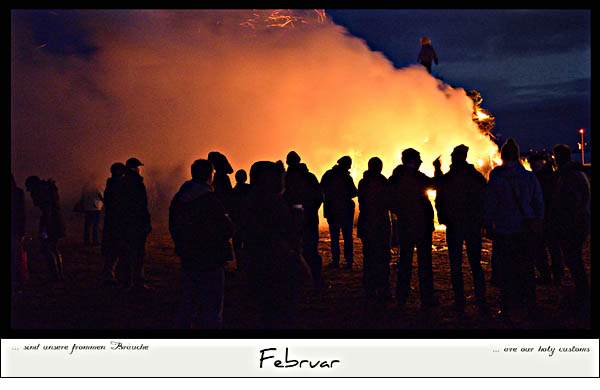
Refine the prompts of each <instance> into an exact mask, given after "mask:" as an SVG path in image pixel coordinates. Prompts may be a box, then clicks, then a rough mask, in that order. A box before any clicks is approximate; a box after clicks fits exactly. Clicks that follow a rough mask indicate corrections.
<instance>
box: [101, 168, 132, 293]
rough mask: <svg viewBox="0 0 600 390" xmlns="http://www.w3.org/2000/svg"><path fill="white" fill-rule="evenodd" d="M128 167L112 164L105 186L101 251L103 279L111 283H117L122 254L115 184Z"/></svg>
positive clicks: (116, 184)
mask: <svg viewBox="0 0 600 390" xmlns="http://www.w3.org/2000/svg"><path fill="white" fill-rule="evenodd" d="M126 171H127V167H126V166H125V164H123V163H121V162H116V163H114V164H112V165H111V166H110V173H111V177H109V178H108V179H106V186H105V188H104V195H103V197H102V198H103V200H104V225H103V227H102V244H101V246H100V252H101V253H102V256H104V267H103V269H102V279H104V281H106V282H107V283H109V284H117V279H116V278H115V269H116V266H117V264H119V256H120V253H119V251H120V248H119V243H120V237H119V236H118V229H119V222H118V219H117V215H116V212H117V209H118V204H117V199H116V197H115V186H118V185H119V184H118V182H119V181H121V180H123V178H124V177H125V172H126Z"/></svg>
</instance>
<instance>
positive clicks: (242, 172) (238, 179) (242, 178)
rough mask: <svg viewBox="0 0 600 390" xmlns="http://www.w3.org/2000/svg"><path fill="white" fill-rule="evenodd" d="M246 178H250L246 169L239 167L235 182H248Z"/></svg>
mask: <svg viewBox="0 0 600 390" xmlns="http://www.w3.org/2000/svg"><path fill="white" fill-rule="evenodd" d="M246 180H248V175H247V174H246V171H245V170H243V169H239V170H238V171H237V172H236V173H235V182H236V183H240V184H243V183H245V182H246Z"/></svg>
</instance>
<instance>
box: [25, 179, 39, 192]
mask: <svg viewBox="0 0 600 390" xmlns="http://www.w3.org/2000/svg"><path fill="white" fill-rule="evenodd" d="M40 182H41V180H40V178H39V177H37V176H29V177H28V178H27V179H26V180H25V189H26V190H27V191H28V192H32V191H35V189H36V188H37V187H38V186H39V185H40Z"/></svg>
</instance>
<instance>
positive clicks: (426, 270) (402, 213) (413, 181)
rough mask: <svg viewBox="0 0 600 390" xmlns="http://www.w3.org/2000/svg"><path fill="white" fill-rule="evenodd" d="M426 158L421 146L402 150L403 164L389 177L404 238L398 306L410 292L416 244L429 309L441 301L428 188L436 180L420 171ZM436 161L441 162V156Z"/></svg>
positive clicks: (424, 300) (393, 205) (424, 301)
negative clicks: (437, 294)
mask: <svg viewBox="0 0 600 390" xmlns="http://www.w3.org/2000/svg"><path fill="white" fill-rule="evenodd" d="M422 162H423V161H422V160H421V154H420V153H419V152H418V151H417V150H415V149H413V148H408V149H405V150H404V151H403V152H402V164H400V165H398V166H397V167H396V168H394V171H393V172H392V175H391V176H390V178H389V179H388V181H389V188H390V197H391V205H390V207H391V211H392V212H393V213H394V214H396V216H397V218H398V234H399V239H400V258H399V261H398V268H397V272H398V278H397V284H396V301H397V304H398V307H399V308H403V307H404V305H405V303H406V301H407V299H408V296H409V294H410V279H411V274H412V258H413V252H414V248H415V246H416V248H417V261H418V267H419V269H418V275H419V291H420V296H421V308H422V309H424V310H425V309H430V308H432V307H434V306H436V305H437V299H436V297H435V296H434V288H433V268H432V258H431V244H432V233H433V231H434V224H433V217H434V213H433V207H432V206H431V202H430V201H429V198H428V197H427V191H428V190H430V189H435V181H434V179H433V178H431V177H429V176H427V175H425V174H424V173H422V172H420V171H419V167H420V166H421V164H422ZM436 162H437V163H439V160H436ZM435 164H436V163H434V165H435Z"/></svg>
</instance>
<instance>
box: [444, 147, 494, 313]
mask: <svg viewBox="0 0 600 390" xmlns="http://www.w3.org/2000/svg"><path fill="white" fill-rule="evenodd" d="M468 151H469V147H468V146H465V145H459V146H457V147H455V148H454V150H453V151H452V153H451V155H450V156H451V159H452V163H451V164H450V169H449V171H448V172H447V173H446V174H443V173H442V171H441V169H440V167H439V165H437V166H436V170H435V177H436V185H437V188H436V198H435V208H436V210H437V215H438V221H439V223H440V224H442V225H446V243H447V244H448V257H449V259H450V275H451V281H452V287H453V289H454V305H455V309H456V310H457V311H458V312H461V313H462V312H463V311H464V309H465V304H466V298H465V292H464V281H463V273H462V252H463V242H464V243H465V246H466V248H467V256H468V260H469V265H470V266H471V275H472V276H473V285H474V288H475V297H476V300H477V306H478V308H479V310H480V311H482V312H486V311H487V304H486V298H485V279H484V276H483V269H482V268H481V229H482V227H483V199H484V194H485V187H486V185H487V181H486V180H485V177H484V176H483V175H482V174H481V173H480V172H479V171H477V169H475V166H473V164H469V163H468V162H467V153H468Z"/></svg>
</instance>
